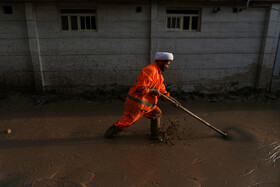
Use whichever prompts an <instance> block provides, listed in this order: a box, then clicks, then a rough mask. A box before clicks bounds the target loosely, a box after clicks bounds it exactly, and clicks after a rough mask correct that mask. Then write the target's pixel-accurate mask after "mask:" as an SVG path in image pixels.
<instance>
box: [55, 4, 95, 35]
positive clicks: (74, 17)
mask: <svg viewBox="0 0 280 187" xmlns="http://www.w3.org/2000/svg"><path fill="white" fill-rule="evenodd" d="M60 12H61V30H62V31H86V30H96V29H97V25H96V11H95V10H94V9H61V11H60Z"/></svg>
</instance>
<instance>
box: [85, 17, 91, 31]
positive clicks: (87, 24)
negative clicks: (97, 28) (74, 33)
mask: <svg viewBox="0 0 280 187" xmlns="http://www.w3.org/2000/svg"><path fill="white" fill-rule="evenodd" d="M86 26H87V27H86V28H87V29H90V17H89V16H86Z"/></svg>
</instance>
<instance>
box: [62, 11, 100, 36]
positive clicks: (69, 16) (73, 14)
mask: <svg viewBox="0 0 280 187" xmlns="http://www.w3.org/2000/svg"><path fill="white" fill-rule="evenodd" d="M69 9H71V10H94V13H61V11H62V10H69ZM62 16H67V20H68V30H63V25H62ZM71 16H76V17H77V26H78V29H76V30H73V29H72V23H71ZM86 16H89V17H92V16H94V17H95V29H92V28H90V29H87V28H86V24H85V29H82V28H81V18H80V17H86ZM59 22H60V31H61V32H93V31H95V32H97V31H98V27H97V25H98V24H97V11H96V8H59ZM91 22H92V20H91V19H90V26H91V25H92V24H91Z"/></svg>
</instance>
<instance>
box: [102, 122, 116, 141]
mask: <svg viewBox="0 0 280 187" xmlns="http://www.w3.org/2000/svg"><path fill="white" fill-rule="evenodd" d="M119 132H120V130H119V128H118V127H117V126H115V124H114V125H112V126H111V127H109V128H108V130H107V131H106V133H105V135H104V137H105V138H109V139H110V138H113V137H114V136H116V135H117V134H118V133H119Z"/></svg>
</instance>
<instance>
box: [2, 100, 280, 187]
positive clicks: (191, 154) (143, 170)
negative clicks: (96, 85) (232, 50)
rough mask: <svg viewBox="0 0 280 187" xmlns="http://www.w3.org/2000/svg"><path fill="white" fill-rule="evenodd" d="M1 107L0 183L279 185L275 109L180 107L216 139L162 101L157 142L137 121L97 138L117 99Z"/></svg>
mask: <svg viewBox="0 0 280 187" xmlns="http://www.w3.org/2000/svg"><path fill="white" fill-rule="evenodd" d="M0 104H1V105H0V106H1V107H0V112H1V117H0V131H1V132H2V133H1V135H0V186H70V187H71V186H280V106H279V104H273V103H270V104H268V103H233V102H230V103H229V102H224V103H219V102H216V103H209V102H190V101H186V102H182V104H183V105H184V106H186V107H187V108H188V109H190V110H191V111H192V112H194V113H195V114H197V115H199V116H200V117H202V118H203V119H205V120H207V121H208V122H210V123H211V124H212V125H215V126H216V127H218V128H220V129H221V130H223V131H225V132H226V133H228V135H229V137H228V138H227V139H223V138H222V137H221V136H220V135H219V134H217V133H216V132H215V131H213V130H212V129H209V128H208V127H206V126H205V125H203V124H202V123H200V122H198V121H197V120H195V119H193V118H192V117H190V116H188V114H186V113H184V112H183V111H180V110H179V109H176V108H174V107H173V106H172V105H170V104H168V103H163V102H161V103H160V104H159V106H160V108H161V109H162V111H163V115H164V116H163V118H162V123H163V126H164V130H165V131H166V132H167V133H168V135H169V139H167V140H166V141H165V142H163V143H159V142H156V141H155V140H152V139H151V138H150V136H149V123H150V122H149V120H147V119H144V118H143V119H141V120H140V121H138V122H137V123H136V124H135V125H134V126H133V127H131V128H129V129H128V130H127V131H125V132H122V133H121V134H120V135H119V136H118V137H116V138H115V139H113V140H107V139H104V138H103V134H104V132H105V130H106V129H107V128H108V127H109V126H110V125H111V124H112V123H113V122H114V121H116V120H118V119H119V118H120V116H121V115H122V113H123V103H122V102H121V101H103V102H92V101H86V100H68V101H56V102H45V103H43V104H36V105H34V102H33V100H32V99H31V98H29V97H28V98H27V97H21V96H18V97H11V98H8V99H5V100H1V101H0ZM7 129H11V130H12V133H10V134H7V133H5V131H6V130H7Z"/></svg>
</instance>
